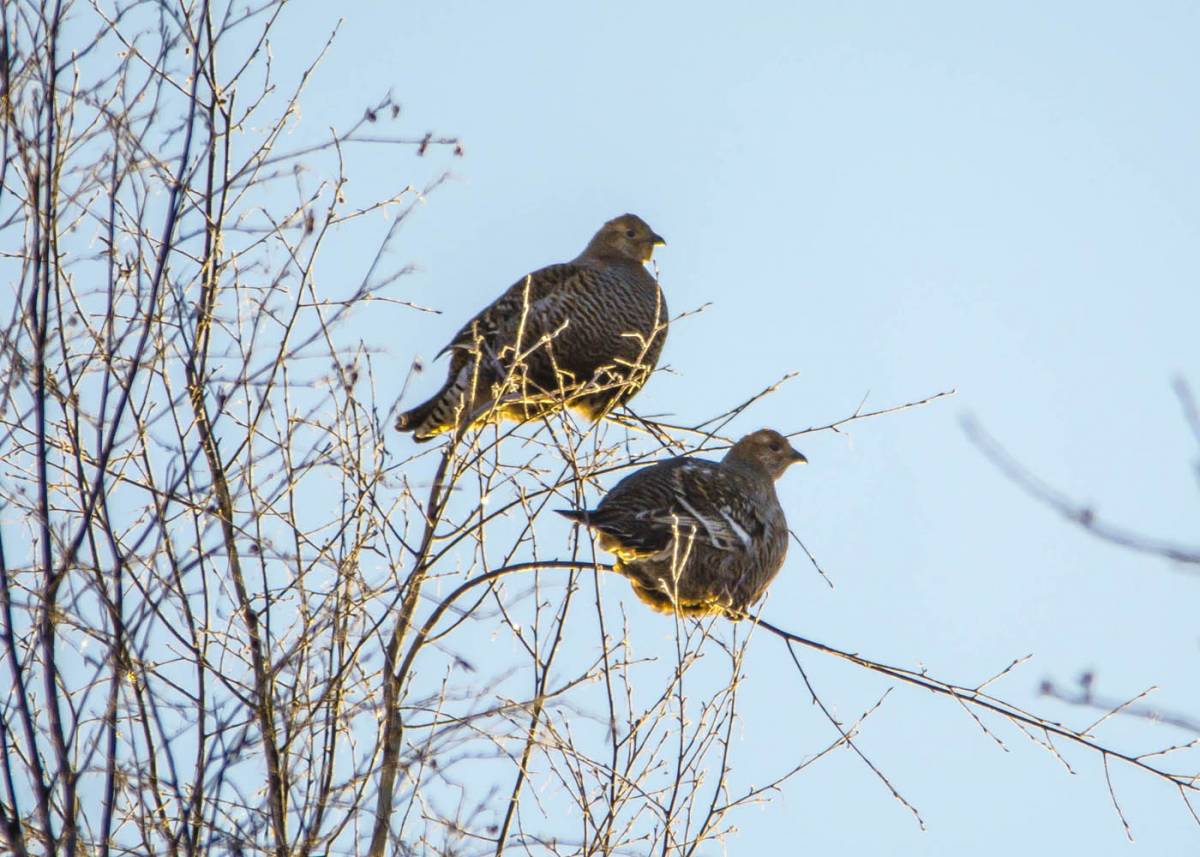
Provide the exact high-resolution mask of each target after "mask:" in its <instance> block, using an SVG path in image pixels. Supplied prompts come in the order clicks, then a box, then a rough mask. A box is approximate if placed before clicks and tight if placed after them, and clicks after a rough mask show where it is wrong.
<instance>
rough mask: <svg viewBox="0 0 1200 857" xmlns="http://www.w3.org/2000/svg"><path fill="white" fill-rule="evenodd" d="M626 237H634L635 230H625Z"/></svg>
mask: <svg viewBox="0 0 1200 857" xmlns="http://www.w3.org/2000/svg"><path fill="white" fill-rule="evenodd" d="M625 237H626V238H632V237H633V230H632V229H626V230H625Z"/></svg>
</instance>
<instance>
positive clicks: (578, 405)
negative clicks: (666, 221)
mask: <svg viewBox="0 0 1200 857" xmlns="http://www.w3.org/2000/svg"><path fill="white" fill-rule="evenodd" d="M665 243H666V242H665V241H664V240H663V239H662V238H661V237H660V236H659V235H658V234H657V233H655V232H654V230H653V229H651V228H650V227H649V226H648V225H647V224H646V222H645V221H644V220H642V219H641V218H640V217H638V216H637V215H634V214H623V215H621V216H620V217H617V218H614V219H613V220H610V221H608V223H605V224H604V226H602V227H601V228H600V231H599V232H597V233H596V235H595V236H594V237H593V238H592V240H591V241H590V242H589V243H588V245H587V247H586V248H584V251H583V252H582V253H580V254H579V256H577V257H576V258H575V259H574V260H573V261H571V262H567V263H565V264H559V265H550V266H549V267H546V268H542V269H540V270H538V271H534V272H533V273H532V274H529V275H528V276H526V277H524V278H522V279H521V280H518V281H517V282H516V283H514V284H513V285H512V286H511V287H509V289H508V291H506V292H505V293H504V294H503V295H501V296H500V298H499V299H497V300H496V301H495V302H494V303H493V304H491V306H489V307H487V308H486V309H484V310H483V311H482V312H480V313H479V314H478V315H476V316H475V317H474V318H473V319H471V320H470V321H469V322H467V324H466V325H464V326H463V328H462V330H460V331H459V332H458V333H457V334H456V335H455V337H454V339H452V340H451V341H450V344H449V345H447V346H446V347H445V348H443V349H442V351H441V352H440V353H439V354H438V356H439V357H440V356H441V355H442V354H445V353H446V352H447V351H449V352H450V371H449V373H448V375H447V378H446V383H445V385H444V386H443V387H442V389H441V390H439V391H438V392H437V394H436V395H434V396H433V398H431V399H429V401H427V402H425V403H424V404H421V405H418V406H417V407H415V408H413V409H412V410H410V411H407V412H405V413H403V414H401V415H400V416H399V417H398V418H397V420H396V428H397V429H398V430H400V431H411V432H412V433H413V437H414V438H415V439H416V440H418V441H424V440H429V439H430V438H432V437H434V436H435V435H438V434H441V433H442V432H445V431H450V430H451V429H454V428H455V427H463V428H465V427H469V426H472V425H475V424H477V423H480V422H495V421H499V420H502V419H517V420H525V419H530V418H532V417H536V416H541V415H543V414H546V413H549V412H550V411H553V410H554V409H556V408H559V407H563V406H564V405H565V406H567V407H570V408H573V409H575V410H576V411H578V412H580V413H582V414H583V415H584V416H585V417H587V418H588V419H592V420H596V419H599V418H600V417H601V416H603V415H604V413H605V412H607V411H608V410H609V409H610V408H612V407H614V406H616V405H620V404H624V403H625V402H627V401H629V399H630V398H631V397H632V396H633V395H634V394H635V393H637V391H638V390H640V389H641V388H642V386H643V385H644V384H645V383H646V380H647V378H648V377H649V376H650V373H651V372H652V371H653V370H654V367H655V366H656V365H657V364H658V357H659V355H660V354H661V353H662V348H663V342H664V341H665V340H666V336H667V304H666V301H665V300H664V299H663V294H662V291H661V290H660V289H659V287H658V282H657V281H656V280H655V279H654V277H652V276H651V275H650V273H649V272H648V271H647V270H646V268H645V263H646V262H649V261H650V257H651V254H653V252H654V247H655V246H656V245H658V244H665Z"/></svg>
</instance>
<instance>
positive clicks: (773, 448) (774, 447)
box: [771, 443, 779, 452]
mask: <svg viewBox="0 0 1200 857" xmlns="http://www.w3.org/2000/svg"><path fill="white" fill-rule="evenodd" d="M771 452H779V444H777V443H773V444H771Z"/></svg>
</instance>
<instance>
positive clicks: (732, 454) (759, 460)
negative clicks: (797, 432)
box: [725, 429, 808, 479]
mask: <svg viewBox="0 0 1200 857" xmlns="http://www.w3.org/2000/svg"><path fill="white" fill-rule="evenodd" d="M725 460H726V461H729V462H733V463H737V464H749V465H751V466H753V467H755V468H757V469H760V470H765V471H766V472H767V474H768V475H769V476H770V477H771V478H772V479H778V478H779V477H780V476H782V475H783V472H784V471H785V470H787V469H788V468H789V467H791V466H792V465H793V464H796V463H798V462H807V461H808V459H807V458H805V457H804V454H803V453H801V452H798V451H796V450H795V449H792V445H791V444H790V443H788V440H787V438H786V437H784V436H783V435H781V434H780V433H779V432H777V431H775V430H773V429H759V430H758V431H756V432H754V433H752V434H748V435H746V436H745V437H744V438H742V439H741V440H739V441H738V442H737V443H735V444H734V445H733V448H732V449H730V450H729V452H727V453H725Z"/></svg>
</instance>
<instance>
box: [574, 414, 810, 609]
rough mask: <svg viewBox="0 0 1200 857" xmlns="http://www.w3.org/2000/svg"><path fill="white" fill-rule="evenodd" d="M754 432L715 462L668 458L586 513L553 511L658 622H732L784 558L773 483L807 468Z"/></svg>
mask: <svg viewBox="0 0 1200 857" xmlns="http://www.w3.org/2000/svg"><path fill="white" fill-rule="evenodd" d="M807 460H808V459H806V458H805V457H804V456H803V455H802V454H801V453H799V452H797V451H796V450H794V449H792V447H791V445H790V444H789V443H788V442H787V439H786V438H785V437H783V435H781V434H779V432H776V431H772V430H771V429H761V430H759V431H756V432H754V433H753V434H748V435H746V436H745V437H743V438H742V439H741V440H739V441H738V442H737V443H735V444H734V445H733V448H732V449H730V450H729V452H728V453H726V455H725V457H724V458H723V459H721V461H720V462H719V463H718V462H715V461H706V460H704V459H700V458H688V457H680V458H671V459H667V460H665V461H659V462H656V463H655V464H652V465H650V466H649V467H644V468H642V469H641V470H638V471H636V472H634V473H632V474H630V475H629V476H626V477H625V478H624V479H622V480H621V481H620V482H618V483H617V485H616V487H614V488H613V489H612V490H611V491H609V492H608V494H607V495H605V497H604V499H603V500H601V501H600V505H599V506H597V507H596V509H595V510H593V511H584V510H570V511H564V510H559V514H561V515H564V516H566V517H568V518H570V519H571V520H573V521H578V522H579V523H581V524H584V525H586V526H587V527H589V528H590V529H592V530H594V531H595V532H596V533H597V534H598V539H597V541H598V542H599V544H600V547H602V548H603V549H604V550H606V551H609V552H610V553H613V554H615V555H616V557H617V571H619V572H620V573H621V574H623V575H625V576H626V577H627V578H629V581H630V583H632V584H633V591H634V593H635V594H636V595H637V597H638V598H640V599H641V600H642V601H644V602H646V603H647V604H649V605H650V606H651V607H653V608H654V609H655V610H658V611H660V612H663V613H671V612H674V611H676V610H677V611H678V612H679V613H681V614H682V615H684V616H706V615H711V614H714V613H724V614H725V615H726V616H728V617H729V618H731V619H740V618H742V617H743V615H744V614H745V612H746V610H747V609H748V608H749V607H750V605H751V604H753V603H754V602H756V601H757V600H758V599H759V598H761V597H762V595H763V593H764V592H766V590H767V586H768V585H769V584H770V583H771V581H772V580H773V579H774V578H775V575H776V574H778V573H779V568H780V566H782V565H783V559H784V556H786V554H787V546H788V527H787V520H786V519H785V518H784V516H783V509H782V508H780V505H779V498H778V497H777V496H776V495H775V480H776V479H778V478H779V477H780V476H782V475H783V472H784V471H785V470H787V469H788V467H789V466H791V465H792V464H795V463H796V462H798V461H807Z"/></svg>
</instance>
